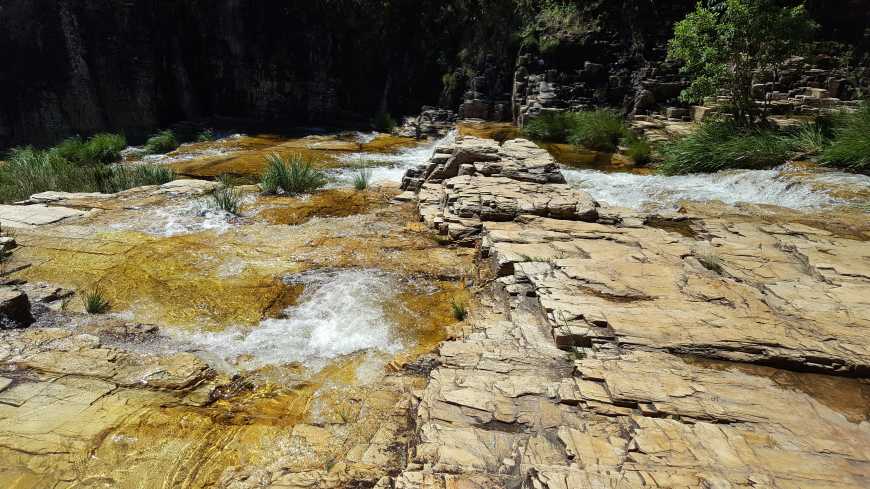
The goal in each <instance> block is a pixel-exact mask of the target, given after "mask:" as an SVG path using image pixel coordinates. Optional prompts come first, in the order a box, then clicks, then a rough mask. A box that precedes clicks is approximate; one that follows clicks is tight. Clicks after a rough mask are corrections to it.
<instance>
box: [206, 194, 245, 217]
mask: <svg viewBox="0 0 870 489" xmlns="http://www.w3.org/2000/svg"><path fill="white" fill-rule="evenodd" d="M211 199H212V205H213V206H215V207H217V208H218V209H222V210H224V211H226V212H229V213H230V214H232V215H234V216H238V215H239V209H240V207H241V203H242V196H241V195H240V194H239V192H238V190H236V189H235V188H233V187H221V188H219V189H217V190H215V191H214V192H213V193H212V194H211Z"/></svg>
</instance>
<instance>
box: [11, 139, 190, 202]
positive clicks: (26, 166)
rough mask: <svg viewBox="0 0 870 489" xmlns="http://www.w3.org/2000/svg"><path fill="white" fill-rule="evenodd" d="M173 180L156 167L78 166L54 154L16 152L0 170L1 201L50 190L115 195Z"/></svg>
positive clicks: (41, 151) (12, 153)
mask: <svg viewBox="0 0 870 489" xmlns="http://www.w3.org/2000/svg"><path fill="white" fill-rule="evenodd" d="M174 178H175V174H174V173H173V172H172V171H171V170H169V169H167V168H165V167H161V166H157V165H139V166H128V165H79V164H76V163H73V162H70V161H69V160H67V159H66V158H64V157H62V156H61V154H60V152H58V151H55V150H36V149H33V148H30V147H26V148H16V149H14V150H12V151H11V152H10V154H9V156H8V158H7V161H6V163H5V164H4V165H2V166H0V201H3V202H13V201H17V200H24V199H26V198H28V197H30V196H31V195H33V194H36V193H40V192H45V191H48V190H56V191H61V192H102V193H115V192H119V191H121V190H126V189H129V188H133V187H140V186H143V185H159V184H163V183H166V182H169V181H172V180H173V179H174Z"/></svg>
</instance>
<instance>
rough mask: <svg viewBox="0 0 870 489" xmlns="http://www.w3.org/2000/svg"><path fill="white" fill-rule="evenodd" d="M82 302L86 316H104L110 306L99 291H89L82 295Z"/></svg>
mask: <svg viewBox="0 0 870 489" xmlns="http://www.w3.org/2000/svg"><path fill="white" fill-rule="evenodd" d="M82 302H83V303H84V306H85V311H87V312H88V314H105V313H107V312H109V309H111V307H112V305H111V303H110V302H109V300H108V299H106V297H105V296H104V295H103V293H102V291H100V290H99V289H91V290H88V291H86V292H85V293H84V295H83V296H82Z"/></svg>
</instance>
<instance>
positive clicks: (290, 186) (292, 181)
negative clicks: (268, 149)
mask: <svg viewBox="0 0 870 489" xmlns="http://www.w3.org/2000/svg"><path fill="white" fill-rule="evenodd" d="M266 162H267V165H266V170H265V171H264V172H263V175H262V176H261V178H260V189H261V190H262V191H263V193H266V194H277V193H280V192H282V191H283V192H286V193H288V194H291V195H292V194H302V193H307V192H313V191H314V190H317V189H319V188H321V187H323V186H324V185H326V182H327V178H326V175H325V174H324V173H323V172H322V171H320V170H318V169H316V168H314V167H313V166H312V165H311V163H310V162H308V161H306V160H305V159H304V158H303V157H302V156H301V155H298V154H294V155H291V156H290V157H289V158H287V159H284V158H281V157H280V156H279V155H277V154H271V155H269V156H267V157H266Z"/></svg>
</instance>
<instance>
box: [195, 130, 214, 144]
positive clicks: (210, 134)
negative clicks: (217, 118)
mask: <svg viewBox="0 0 870 489" xmlns="http://www.w3.org/2000/svg"><path fill="white" fill-rule="evenodd" d="M214 140H215V135H214V131H212V130H211V129H206V130H204V131H202V132H200V133H199V134H197V135H196V142H198V143H207V142H209V141H214Z"/></svg>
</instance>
